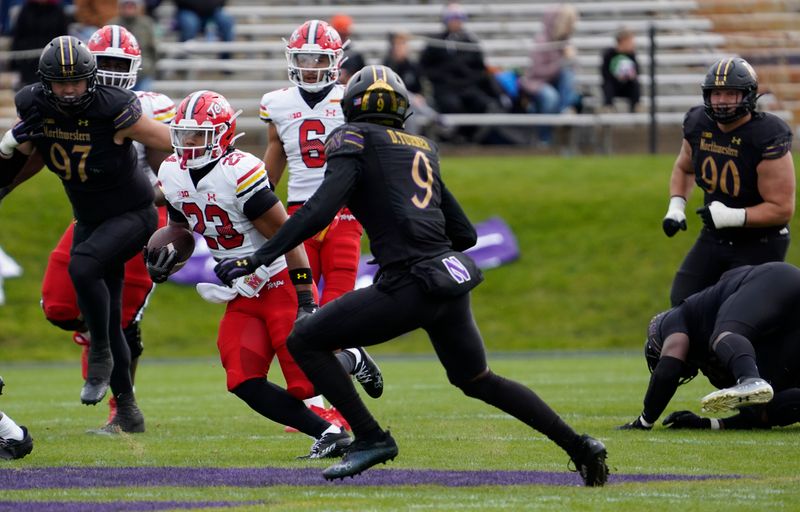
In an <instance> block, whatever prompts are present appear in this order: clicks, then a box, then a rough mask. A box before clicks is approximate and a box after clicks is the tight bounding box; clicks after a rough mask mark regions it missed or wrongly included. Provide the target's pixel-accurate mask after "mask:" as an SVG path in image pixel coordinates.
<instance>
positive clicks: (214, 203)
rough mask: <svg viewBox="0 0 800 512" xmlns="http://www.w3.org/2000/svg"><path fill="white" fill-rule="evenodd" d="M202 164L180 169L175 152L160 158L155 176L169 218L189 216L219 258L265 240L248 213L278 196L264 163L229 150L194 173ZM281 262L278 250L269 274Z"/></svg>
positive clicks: (252, 248)
mask: <svg viewBox="0 0 800 512" xmlns="http://www.w3.org/2000/svg"><path fill="white" fill-rule="evenodd" d="M206 169H207V167H204V168H201V169H197V170H191V171H190V170H187V169H182V168H181V166H180V163H179V161H178V157H177V156H176V155H175V154H172V155H170V156H169V157H168V158H167V159H166V160H164V162H163V163H162V164H161V167H160V168H159V171H158V180H159V183H160V185H161V188H162V190H163V191H164V196H165V197H166V198H167V202H168V203H169V206H170V208H169V215H170V219H172V220H174V221H176V222H187V223H188V224H189V227H190V228H191V229H192V231H194V232H195V233H199V234H201V235H203V237H204V238H205V240H206V243H207V244H208V248H209V250H210V251H211V255H212V256H213V257H214V258H215V259H217V260H219V259H222V258H238V257H240V256H247V255H249V254H251V253H252V252H254V251H255V250H256V249H258V248H259V247H261V245H262V244H263V243H264V242H266V238H264V236H263V235H262V234H261V233H259V231H258V230H257V229H256V228H255V226H253V224H252V222H251V219H255V218H257V217H259V216H260V215H261V214H262V213H264V212H265V211H266V210H268V209H269V208H271V207H272V206H273V205H274V204H275V203H277V202H278V198H277V196H275V194H273V193H272V191H271V190H270V188H269V180H268V179H267V171H266V169H265V167H264V163H263V162H262V161H261V160H259V159H258V158H257V157H255V156H253V155H251V154H250V153H246V152H244V151H239V150H232V151H229V152H228V153H227V154H226V155H225V156H223V157H222V158H220V159H219V160H218V161H217V162H216V163H215V164H213V167H212V168H211V169H210V170H208V171H207V174H205V175H202V176H200V175H199V174H195V173H197V172H198V171H200V172H203V171H205V170H206ZM198 176H199V178H198ZM194 179H197V181H196V182H195V181H194ZM284 268H286V260H285V259H284V258H283V256H281V257H280V258H278V259H277V260H275V261H274V262H273V263H272V264H271V265H270V266H269V269H268V270H269V275H270V277H271V276H274V275H275V274H277V273H278V272H280V271H281V270H283V269H284Z"/></svg>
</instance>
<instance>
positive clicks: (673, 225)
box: [661, 217, 686, 238]
mask: <svg viewBox="0 0 800 512" xmlns="http://www.w3.org/2000/svg"><path fill="white" fill-rule="evenodd" d="M661 229H663V230H664V234H665V235H667V236H668V237H670V238H671V237H673V236H675V233H677V232H678V231H679V230H682V231H686V217H684V218H683V219H682V220H680V221H678V220H676V219H673V218H670V217H665V218H664V221H663V222H662V223H661Z"/></svg>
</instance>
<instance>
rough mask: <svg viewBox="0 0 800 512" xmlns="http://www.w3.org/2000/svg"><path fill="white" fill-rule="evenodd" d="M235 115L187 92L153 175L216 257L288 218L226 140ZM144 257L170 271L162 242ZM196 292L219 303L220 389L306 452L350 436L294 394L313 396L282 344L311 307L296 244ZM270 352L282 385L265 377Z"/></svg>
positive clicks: (170, 253)
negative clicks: (303, 440)
mask: <svg viewBox="0 0 800 512" xmlns="http://www.w3.org/2000/svg"><path fill="white" fill-rule="evenodd" d="M238 114H239V112H237V113H234V112H233V109H232V108H231V106H230V104H229V103H228V101H227V100H226V99H225V98H224V97H223V96H222V95H220V94H219V93H216V92H213V91H197V92H194V93H192V94H190V95H189V96H188V97H186V98H185V99H184V100H183V101H182V102H181V104H180V105H179V106H178V110H177V115H176V117H175V119H174V120H173V122H172V124H171V125H170V132H171V134H172V143H173V146H174V147H175V154H173V155H171V156H170V157H168V158H167V159H166V160H165V161H164V162H163V163H162V164H161V167H160V169H159V172H158V178H159V183H160V185H161V187H162V189H163V192H164V196H165V197H166V199H167V202H168V205H167V208H168V211H169V222H170V224H177V225H182V226H185V227H187V228H188V229H191V230H192V231H194V232H196V233H199V234H201V235H203V237H204V238H205V240H206V243H207V245H208V248H209V250H210V251H211V255H212V256H213V257H214V258H215V259H217V260H220V259H223V258H231V257H234V258H235V257H238V256H244V255H246V254H249V253H251V252H253V251H254V250H255V249H257V248H258V247H260V246H261V244H263V243H264V242H265V241H266V240H267V238H268V237H270V236H271V235H272V234H273V233H275V232H277V230H278V229H279V228H280V226H281V225H283V223H284V222H285V221H286V219H287V218H288V216H287V214H286V210H285V209H284V207H283V205H282V204H281V202H280V200H279V199H278V197H277V196H276V195H275V194H274V193H273V191H272V188H271V185H270V183H269V179H268V176H267V171H266V168H265V167H264V163H263V162H262V161H261V160H259V159H258V158H257V157H255V156H253V155H251V154H250V153H245V152H243V151H239V150H237V149H235V148H234V147H233V146H232V144H233V141H234V139H235V138H236V137H235V133H236V117H237V115H238ZM146 257H147V262H148V270H149V271H150V275H151V277H153V279H154V280H155V281H156V282H160V281H161V280H163V279H166V277H167V275H168V274H170V273H171V272H172V271H173V267H174V265H175V251H174V250H171V249H169V248H168V247H162V248H160V249H158V250H153V251H149V252H148V254H147V256H146ZM292 285H294V287H292ZM197 289H198V292H199V293H200V294H201V295H202V296H203V298H205V299H206V300H210V301H212V302H226V303H227V306H226V310H225V315H224V316H223V318H222V320H221V322H220V326H219V332H218V336H217V347H218V349H219V353H220V358H221V360H222V365H223V367H224V368H225V372H226V375H227V387H228V391H230V392H231V393H234V394H235V395H236V396H238V397H239V398H240V399H242V400H243V401H244V402H245V403H247V405H249V406H250V407H251V408H252V409H253V410H255V411H256V412H258V413H259V414H261V415H262V416H264V417H265V418H268V419H271V420H273V421H275V422H277V423H280V424H283V425H288V426H291V427H293V428H295V429H297V430H299V431H300V432H303V433H305V434H307V435H309V436H311V437H313V438H314V439H315V441H314V443H313V445H312V448H311V452H310V454H309V458H321V457H332V456H337V455H341V454H342V453H343V450H344V448H345V447H346V446H348V445H349V444H350V441H351V439H350V436H349V435H348V434H347V432H345V431H344V430H342V429H341V428H340V427H339V426H336V425H332V424H331V423H329V422H328V421H326V420H324V419H323V418H321V417H320V416H318V415H316V414H314V413H313V412H312V411H311V410H310V409H308V408H306V407H305V405H304V404H303V402H302V400H304V399H307V398H309V397H312V396H314V395H315V394H316V393H315V391H314V387H313V385H312V384H311V383H310V382H309V380H308V379H307V378H306V376H305V374H304V373H303V372H302V371H301V370H300V368H299V367H298V366H297V364H296V363H295V362H294V359H293V358H292V356H291V355H290V354H289V352H288V350H287V349H286V338H287V337H288V335H289V333H290V332H291V330H292V328H293V326H294V321H295V318H296V317H297V316H301V315H305V314H309V313H311V312H313V311H314V310H315V309H316V308H317V305H316V288H315V286H314V283H313V281H312V278H311V271H310V269H309V268H308V258H307V257H306V253H305V250H304V249H303V247H302V246H298V247H296V248H294V249H293V250H292V251H290V252H288V253H287V254H286V258H285V259H284V258H280V259H278V260H276V261H275V262H273V263H272V264H271V265H270V266H269V267H260V268H258V269H257V270H256V271H255V272H254V273H252V274H250V275H248V276H244V277H243V278H241V279H238V280H236V282H234V283H233V285H232V286H231V287H226V286H218V285H213V284H210V283H200V284H199V285H198V286H197ZM275 357H277V359H278V362H279V363H280V366H281V370H282V371H283V375H284V377H285V379H286V388H287V389H283V388H280V387H278V386H276V385H275V384H272V383H271V382H269V381H268V380H267V378H266V377H267V374H268V371H269V367H270V363H271V362H272V359H273V358H275ZM337 357H339V359H340V361H341V362H342V366H344V367H345V371H347V372H349V373H351V374H353V373H355V372H356V371H357V367H356V365H353V364H350V356H345V353H344V352H342V353H341V355H339V356H337Z"/></svg>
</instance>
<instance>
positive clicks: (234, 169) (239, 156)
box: [220, 149, 269, 196]
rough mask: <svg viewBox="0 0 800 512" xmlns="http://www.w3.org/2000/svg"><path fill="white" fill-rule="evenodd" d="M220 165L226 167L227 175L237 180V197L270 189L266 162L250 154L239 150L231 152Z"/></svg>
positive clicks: (223, 158)
mask: <svg viewBox="0 0 800 512" xmlns="http://www.w3.org/2000/svg"><path fill="white" fill-rule="evenodd" d="M220 165H223V166H225V169H224V170H225V173H226V175H228V176H232V177H233V178H234V179H235V183H236V195H237V196H241V195H243V194H246V193H247V192H249V191H251V190H255V189H256V188H260V187H261V186H267V187H269V179H268V177H267V168H266V166H265V165H264V162H262V161H261V159H259V158H257V157H256V156H254V155H252V154H250V153H247V152H245V151H240V150H238V149H237V150H234V151H231V152H230V153H228V154H227V155H225V156H224V157H222V159H221V160H220Z"/></svg>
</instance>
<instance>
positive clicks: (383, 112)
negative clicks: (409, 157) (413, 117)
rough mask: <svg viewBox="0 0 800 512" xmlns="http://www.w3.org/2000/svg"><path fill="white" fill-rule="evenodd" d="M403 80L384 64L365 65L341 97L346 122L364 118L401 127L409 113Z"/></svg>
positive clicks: (364, 119) (371, 121) (354, 76)
mask: <svg viewBox="0 0 800 512" xmlns="http://www.w3.org/2000/svg"><path fill="white" fill-rule="evenodd" d="M408 110H409V101H408V91H407V90H406V86H405V84H404V83H403V80H402V79H401V78H400V77H399V76H398V75H397V73H395V72H394V71H392V70H391V69H390V68H388V67H386V66H365V67H363V68H361V70H360V71H359V72H357V73H356V74H355V75H353V76H352V77H351V78H350V81H349V82H347V87H346V88H345V90H344V96H343V97H342V112H343V113H344V118H345V120H346V121H347V122H348V123H352V122H355V121H366V122H370V123H377V124H384V125H387V126H392V127H394V128H402V127H403V124H404V123H405V121H406V119H407V118H408V116H409V112H408Z"/></svg>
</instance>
